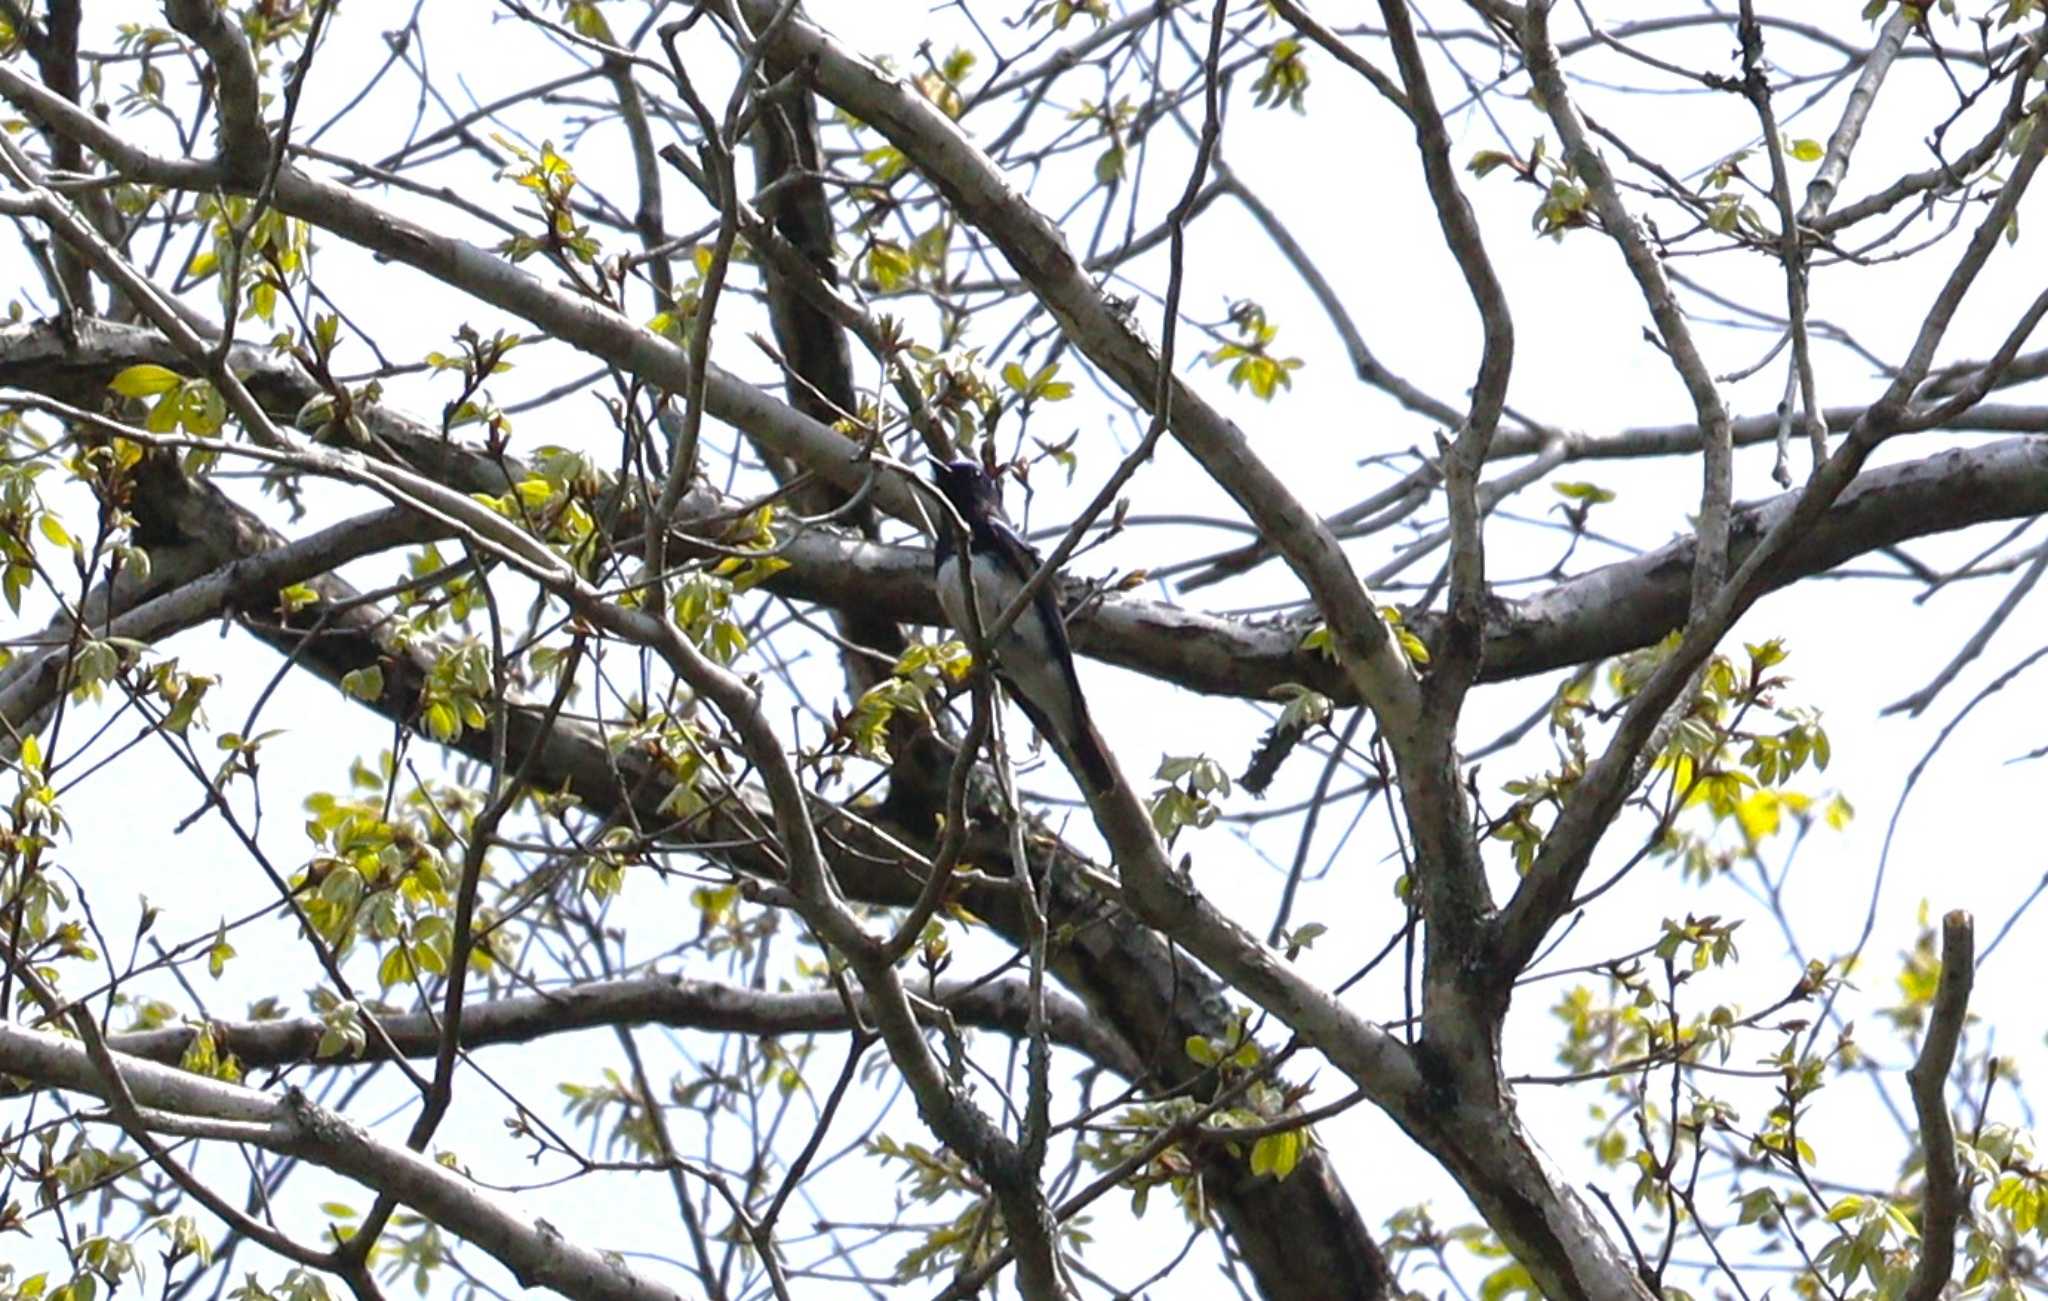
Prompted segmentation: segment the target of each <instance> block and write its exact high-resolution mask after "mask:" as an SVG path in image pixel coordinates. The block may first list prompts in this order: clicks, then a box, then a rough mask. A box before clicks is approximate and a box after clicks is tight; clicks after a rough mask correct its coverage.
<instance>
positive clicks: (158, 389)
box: [107, 362, 185, 398]
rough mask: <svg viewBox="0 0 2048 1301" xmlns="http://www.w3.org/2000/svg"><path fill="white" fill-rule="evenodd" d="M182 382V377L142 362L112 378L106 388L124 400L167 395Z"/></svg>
mask: <svg viewBox="0 0 2048 1301" xmlns="http://www.w3.org/2000/svg"><path fill="white" fill-rule="evenodd" d="M184 382H185V381H184V377H183V376H181V375H179V374H178V372H176V371H174V370H166V369H164V368H163V367H162V366H152V365H151V364H149V363H148V362H143V363H142V364H141V365H138V366H130V367H129V368H128V369H126V370H124V371H122V372H121V373H120V374H118V375H116V376H114V378H113V380H112V382H110V383H109V384H108V385H107V387H108V388H110V389H112V390H114V392H116V393H119V394H120V395H121V396H122V397H124V398H146V397H150V396H152V395H154V394H157V393H168V392H170V391H171V390H172V389H174V388H176V387H178V385H180V384H182V383H184Z"/></svg>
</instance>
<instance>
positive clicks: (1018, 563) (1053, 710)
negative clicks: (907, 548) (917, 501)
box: [932, 461, 1115, 789]
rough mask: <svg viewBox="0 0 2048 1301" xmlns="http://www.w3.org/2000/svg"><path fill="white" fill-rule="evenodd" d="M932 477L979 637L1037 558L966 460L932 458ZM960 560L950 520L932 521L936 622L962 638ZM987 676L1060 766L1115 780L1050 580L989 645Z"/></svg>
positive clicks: (1104, 784) (1103, 783) (993, 486)
mask: <svg viewBox="0 0 2048 1301" xmlns="http://www.w3.org/2000/svg"><path fill="white" fill-rule="evenodd" d="M932 482H933V484H934V485H936V486H937V488H938V490H939V492H940V493H941V494H942V495H943V496H944V497H945V499H946V500H947V502H948V503H950V504H951V505H952V507H953V509H954V511H955V512H957V513H958V514H959V516H960V521H961V523H963V524H965V525H966V534H967V547H968V552H967V554H968V556H969V557H970V558H971V559H972V562H973V567H972V573H973V577H974V600H975V604H976V605H977V606H978V607H979V609H980V614H981V630H982V633H983V635H986V634H987V633H989V632H990V631H992V630H993V629H994V627H995V622H996V619H997V618H998V617H999V616H1000V615H1001V614H1002V612H1003V611H1004V610H1005V609H1006V608H1008V606H1009V604H1010V602H1011V601H1013V600H1015V599H1016V597H1017V593H1018V592H1020V591H1022V590H1023V589H1024V584H1025V583H1027V582H1029V581H1030V579H1031V576H1032V575H1033V574H1035V573H1037V572H1038V567H1039V565H1040V564H1041V563H1043V560H1042V558H1041V557H1040V556H1039V554H1038V552H1037V551H1036V550H1035V549H1034V548H1033V547H1032V546H1031V544H1030V543H1029V542H1026V541H1025V540H1024V539H1023V537H1022V536H1021V535H1019V534H1018V532H1017V531H1016V530H1015V529H1014V528H1012V527H1010V522H1009V519H1008V518H1007V517H1006V516H1005V515H1004V514H1003V497H1002V489H1001V488H1000V487H999V486H998V485H997V483H996V481H995V480H994V479H992V478H990V477H989V475H988V473H987V472H986V471H985V470H983V469H982V468H981V466H980V465H978V464H976V463H975V462H973V461H934V462H933V463H932ZM965 572H966V571H965V570H964V568H963V566H962V565H961V563H960V540H959V538H958V536H957V535H956V531H955V529H954V526H953V523H952V521H951V520H943V519H942V520H940V521H939V530H938V541H937V544H936V546H934V548H933V550H932V577H933V579H934V580H935V581H936V583H937V586H938V592H939V605H940V607H941V608H942V609H944V610H945V612H946V618H947V619H948V620H950V621H951V622H952V624H953V626H954V627H955V628H957V629H959V630H960V631H961V632H962V633H963V634H968V635H972V633H971V629H972V626H973V625H972V624H971V623H970V621H969V620H968V617H967V584H966V582H965V581H964V574H965ZM990 650H991V651H992V653H993V656H994V659H995V673H996V677H997V678H998V679H999V680H1000V681H1001V682H1002V683H1003V685H1004V686H1005V687H1007V688H1008V689H1009V693H1010V698H1011V699H1013V700H1015V701H1016V702H1017V705H1018V707H1019V708H1020V709H1022V710H1023V711H1024V714H1025V716H1026V717H1027V718H1029V719H1030V720H1031V724H1032V726H1033V727H1035V728H1037V729H1038V733H1039V735H1040V736H1043V737H1044V738H1045V739H1046V740H1047V742H1049V743H1050V744H1051V745H1052V747H1053V748H1054V749H1055V750H1057V751H1058V752H1059V753H1060V755H1061V756H1062V757H1063V758H1065V759H1066V760H1067V764H1068V766H1069V767H1070V768H1073V769H1075V770H1076V771H1077V773H1078V775H1079V776H1080V777H1081V779H1082V780H1083V781H1084V782H1086V783H1087V784H1088V786H1089V787H1090V788H1091V789H1105V788H1108V787H1111V786H1114V785H1115V777H1114V771H1115V770H1114V768H1113V767H1112V765H1111V763H1110V760H1109V750H1108V748H1107V747H1106V746H1104V745H1103V743H1102V736H1101V734H1100V733H1099V732H1097V731H1096V730H1095V724H1094V721H1093V720H1092V719H1091V718H1090V717H1089V715H1088V702H1087V699H1086V698H1085V697H1084V696H1083V695H1082V694H1081V680H1080V678H1079V677H1078V676H1077V675H1076V674H1075V672H1074V651H1073V648H1072V647H1071V646H1070V645H1068V643H1067V625H1066V620H1065V619H1064V618H1062V617H1061V615H1060V607H1059V602H1058V601H1057V600H1056V599H1055V598H1054V596H1053V589H1052V585H1051V584H1049V583H1048V584H1045V585H1043V586H1041V587H1040V588H1039V589H1038V594H1037V596H1036V597H1035V598H1033V600H1032V602H1031V605H1030V607H1029V608H1027V609H1025V610H1024V611H1023V612H1022V613H1020V614H1019V615H1018V616H1017V618H1016V621H1015V622H1013V623H1012V624H1011V625H1010V626H1009V627H1008V628H1006V629H1004V630H1003V634H1002V636H1000V637H998V638H996V640H995V644H994V645H993V646H992V647H991V648H990Z"/></svg>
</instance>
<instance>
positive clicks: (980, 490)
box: [932, 461, 1003, 523]
mask: <svg viewBox="0 0 2048 1301" xmlns="http://www.w3.org/2000/svg"><path fill="white" fill-rule="evenodd" d="M932 482H933V483H934V484H936V485H937V486H938V489H939V491H940V492H942V493H944V494H945V496H946V500H947V501H949V502H951V503H952V504H953V509H954V510H956V511H959V512H960V517H961V518H962V519H964V520H967V521H969V522H970V523H971V522H972V521H974V520H977V519H988V518H997V519H1000V518H1001V517H1002V513H1003V499H1002V494H1001V492H1000V490H999V489H997V487H996V481H995V480H994V479H991V478H990V477H989V476H988V472H987V471H985V470H983V469H982V468H981V466H980V465H978V464H976V463H975V462H973V461H933V462H932Z"/></svg>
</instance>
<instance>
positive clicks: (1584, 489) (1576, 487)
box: [1550, 483, 1615, 506]
mask: <svg viewBox="0 0 2048 1301" xmlns="http://www.w3.org/2000/svg"><path fill="white" fill-rule="evenodd" d="M1550 486H1551V487H1552V488H1555V489H1556V490H1557V495H1558V496H1560V497H1567V498H1570V499H1571V500H1572V501H1583V502H1585V503H1587V504H1588V505H1593V506H1598V505H1600V504H1601V503H1602V502H1609V501H1613V500H1614V497H1615V494H1614V493H1613V492H1612V491H1610V490H1608V489H1606V488H1603V487H1601V486H1600V485H1599V484H1597V483H1553V484H1551V485H1550Z"/></svg>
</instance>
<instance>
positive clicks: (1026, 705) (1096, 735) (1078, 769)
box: [1010, 691, 1116, 790]
mask: <svg viewBox="0 0 2048 1301" xmlns="http://www.w3.org/2000/svg"><path fill="white" fill-rule="evenodd" d="M1010 699H1012V700H1014V701H1016V702H1017V707H1018V708H1019V709H1022V710H1023V711H1024V714H1025V716H1026V717H1027V718H1029V719H1030V720H1031V725H1032V726H1033V727H1035V728H1037V729H1038V734H1039V735H1040V736H1042V737H1044V738H1045V739H1046V743H1047V744H1049V745H1051V746H1052V748H1053V749H1054V750H1055V751H1057V752H1058V754H1059V756H1060V758H1061V760H1063V761H1064V762H1065V763H1066V765H1067V770H1068V771H1069V772H1071V773H1073V774H1074V775H1075V776H1076V777H1078V778H1079V779H1080V780H1081V781H1082V782H1083V783H1085V784H1086V786H1087V788H1088V789H1089V790H1109V789H1111V788H1112V787H1114V786H1115V785H1116V765H1115V763H1114V762H1113V761H1112V760H1111V759H1110V757H1109V747H1108V746H1107V745H1104V744H1103V742H1102V733H1100V732H1098V731H1096V730H1095V720H1094V719H1092V718H1090V717H1089V716H1088V707H1087V705H1086V704H1084V703H1082V702H1081V700H1080V697H1079V696H1078V695H1076V696H1075V697H1074V700H1075V705H1076V710H1075V712H1076V715H1077V717H1075V718H1074V719H1073V721H1072V722H1071V723H1070V724H1069V725H1068V726H1066V727H1060V726H1058V725H1057V724H1055V723H1054V721H1053V720H1052V719H1050V718H1048V717H1046V714H1045V711H1044V710H1042V709H1040V708H1039V707H1038V706H1037V705H1036V704H1034V703H1032V701H1031V699H1030V698H1029V697H1028V696H1026V695H1025V694H1024V693H1023V692H1021V691H1013V692H1011V693H1010Z"/></svg>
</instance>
